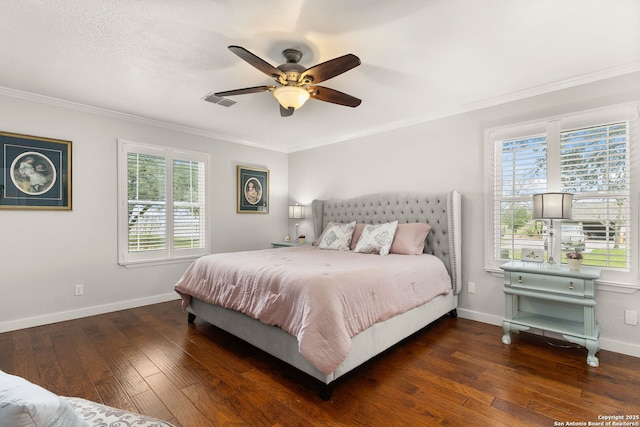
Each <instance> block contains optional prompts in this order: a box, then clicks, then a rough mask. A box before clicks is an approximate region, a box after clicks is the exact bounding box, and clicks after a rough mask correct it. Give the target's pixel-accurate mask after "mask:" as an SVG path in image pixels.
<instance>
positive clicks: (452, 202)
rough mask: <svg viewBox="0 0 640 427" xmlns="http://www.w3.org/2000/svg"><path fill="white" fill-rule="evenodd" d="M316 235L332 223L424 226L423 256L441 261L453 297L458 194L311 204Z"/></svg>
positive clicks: (457, 269) (457, 276) (457, 286)
mask: <svg viewBox="0 0 640 427" xmlns="http://www.w3.org/2000/svg"><path fill="white" fill-rule="evenodd" d="M311 211H312V215H313V227H314V231H315V235H316V236H319V235H320V234H321V233H322V230H324V228H325V227H326V226H327V224H328V223H329V222H331V221H333V222H343V223H344V222H351V221H356V222H362V223H366V224H379V223H383V222H388V221H395V220H398V221H399V222H400V223H408V222H426V223H427V224H429V225H430V226H431V227H432V229H431V232H430V233H429V236H427V242H426V244H425V247H424V252H425V253H428V254H432V255H435V256H437V257H438V258H440V259H441V260H442V261H443V262H444V264H445V266H446V267H447V270H449V275H450V276H451V282H452V286H453V290H454V292H455V293H456V294H458V293H460V290H461V289H462V279H461V272H462V270H461V266H460V263H461V256H460V239H461V232H460V231H461V230H460V227H461V222H462V221H461V197H460V193H458V192H457V191H451V192H449V193H441V194H416V193H375V194H368V195H365V196H360V197H354V198H351V199H329V200H314V201H313V202H312V203H311Z"/></svg>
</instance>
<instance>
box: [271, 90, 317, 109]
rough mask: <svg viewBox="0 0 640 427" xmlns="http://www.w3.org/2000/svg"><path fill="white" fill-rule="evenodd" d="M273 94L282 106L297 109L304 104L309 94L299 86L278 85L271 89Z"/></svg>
mask: <svg viewBox="0 0 640 427" xmlns="http://www.w3.org/2000/svg"><path fill="white" fill-rule="evenodd" d="M273 96H275V97H276V99H277V100H278V102H279V103H280V105H282V106H283V107H284V108H291V107H293V109H294V110H297V109H298V108H300V107H302V106H303V105H304V103H305V102H306V101H307V99H309V97H310V96H311V95H310V94H309V92H307V90H306V89H303V88H301V87H297V86H280V87H277V88H275V89H274V90H273Z"/></svg>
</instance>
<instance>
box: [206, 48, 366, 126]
mask: <svg viewBox="0 0 640 427" xmlns="http://www.w3.org/2000/svg"><path fill="white" fill-rule="evenodd" d="M229 50H230V51H231V52H233V53H235V54H236V55H238V56H239V57H240V58H242V59H243V60H245V61H246V62H248V63H249V64H250V65H253V66H254V67H255V68H257V69H258V70H260V71H262V72H263V73H265V74H266V75H268V76H269V77H271V78H273V79H274V80H275V81H276V83H277V85H268V86H254V87H248V88H244V89H235V90H228V91H224V92H216V93H214V94H213V97H211V96H210V95H209V96H207V97H205V98H204V99H205V100H210V101H212V102H217V101H214V100H213V99H210V98H214V97H218V100H219V99H220V98H222V97H225V96H234V95H245V94H248V93H258V92H273V95H274V96H275V98H276V99H277V100H278V102H279V103H280V115H281V116H282V117H289V116H291V115H292V114H293V112H294V111H295V110H297V109H298V108H300V107H302V105H303V104H304V103H305V102H306V101H307V100H308V99H309V98H313V99H317V100H319V101H325V102H331V103H333V104H338V105H345V106H347V107H357V106H358V105H360V103H361V102H362V100H360V99H358V98H356V97H354V96H351V95H347V94H346V93H343V92H340V91H337V90H335V89H330V88H328V87H324V86H317V85H316V84H317V83H320V82H323V81H325V80H329V79H331V78H333V77H335V76H337V75H340V74H342V73H344V72H346V71H349V70H350V69H352V68H355V67H357V66H358V65H360V58H358V57H357V56H355V55H353V54H351V53H349V54H347V55H344V56H340V57H338V58H334V59H331V60H329V61H326V62H323V63H321V64H318V65H315V66H313V67H311V68H305V67H303V66H302V65H300V64H299V63H298V62H299V61H300V59H301V58H302V53H301V52H300V51H299V50H296V49H285V50H284V51H283V52H282V56H284V58H285V60H286V62H285V63H284V64H282V65H279V66H277V67H274V66H273V65H271V64H269V63H268V62H266V61H264V60H263V59H261V58H259V57H257V56H256V55H254V54H253V53H251V52H249V51H248V50H246V49H245V48H243V47H240V46H233V45H232V46H229Z"/></svg>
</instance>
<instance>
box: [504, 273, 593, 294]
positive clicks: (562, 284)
mask: <svg viewBox="0 0 640 427" xmlns="http://www.w3.org/2000/svg"><path fill="white" fill-rule="evenodd" d="M509 275H510V280H509V283H510V285H511V287H513V288H521V289H535V290H540V291H548V292H556V293H560V294H569V295H578V296H582V295H584V279H578V278H575V277H562V276H548V275H543V274H529V273H520V272H510V273H509Z"/></svg>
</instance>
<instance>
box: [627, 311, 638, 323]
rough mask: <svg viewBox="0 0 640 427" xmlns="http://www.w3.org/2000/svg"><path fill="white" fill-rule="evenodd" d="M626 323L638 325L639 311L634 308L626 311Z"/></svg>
mask: <svg viewBox="0 0 640 427" xmlns="http://www.w3.org/2000/svg"><path fill="white" fill-rule="evenodd" d="M624 323H625V325H632V326H638V312H637V311H633V310H625V311H624Z"/></svg>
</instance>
